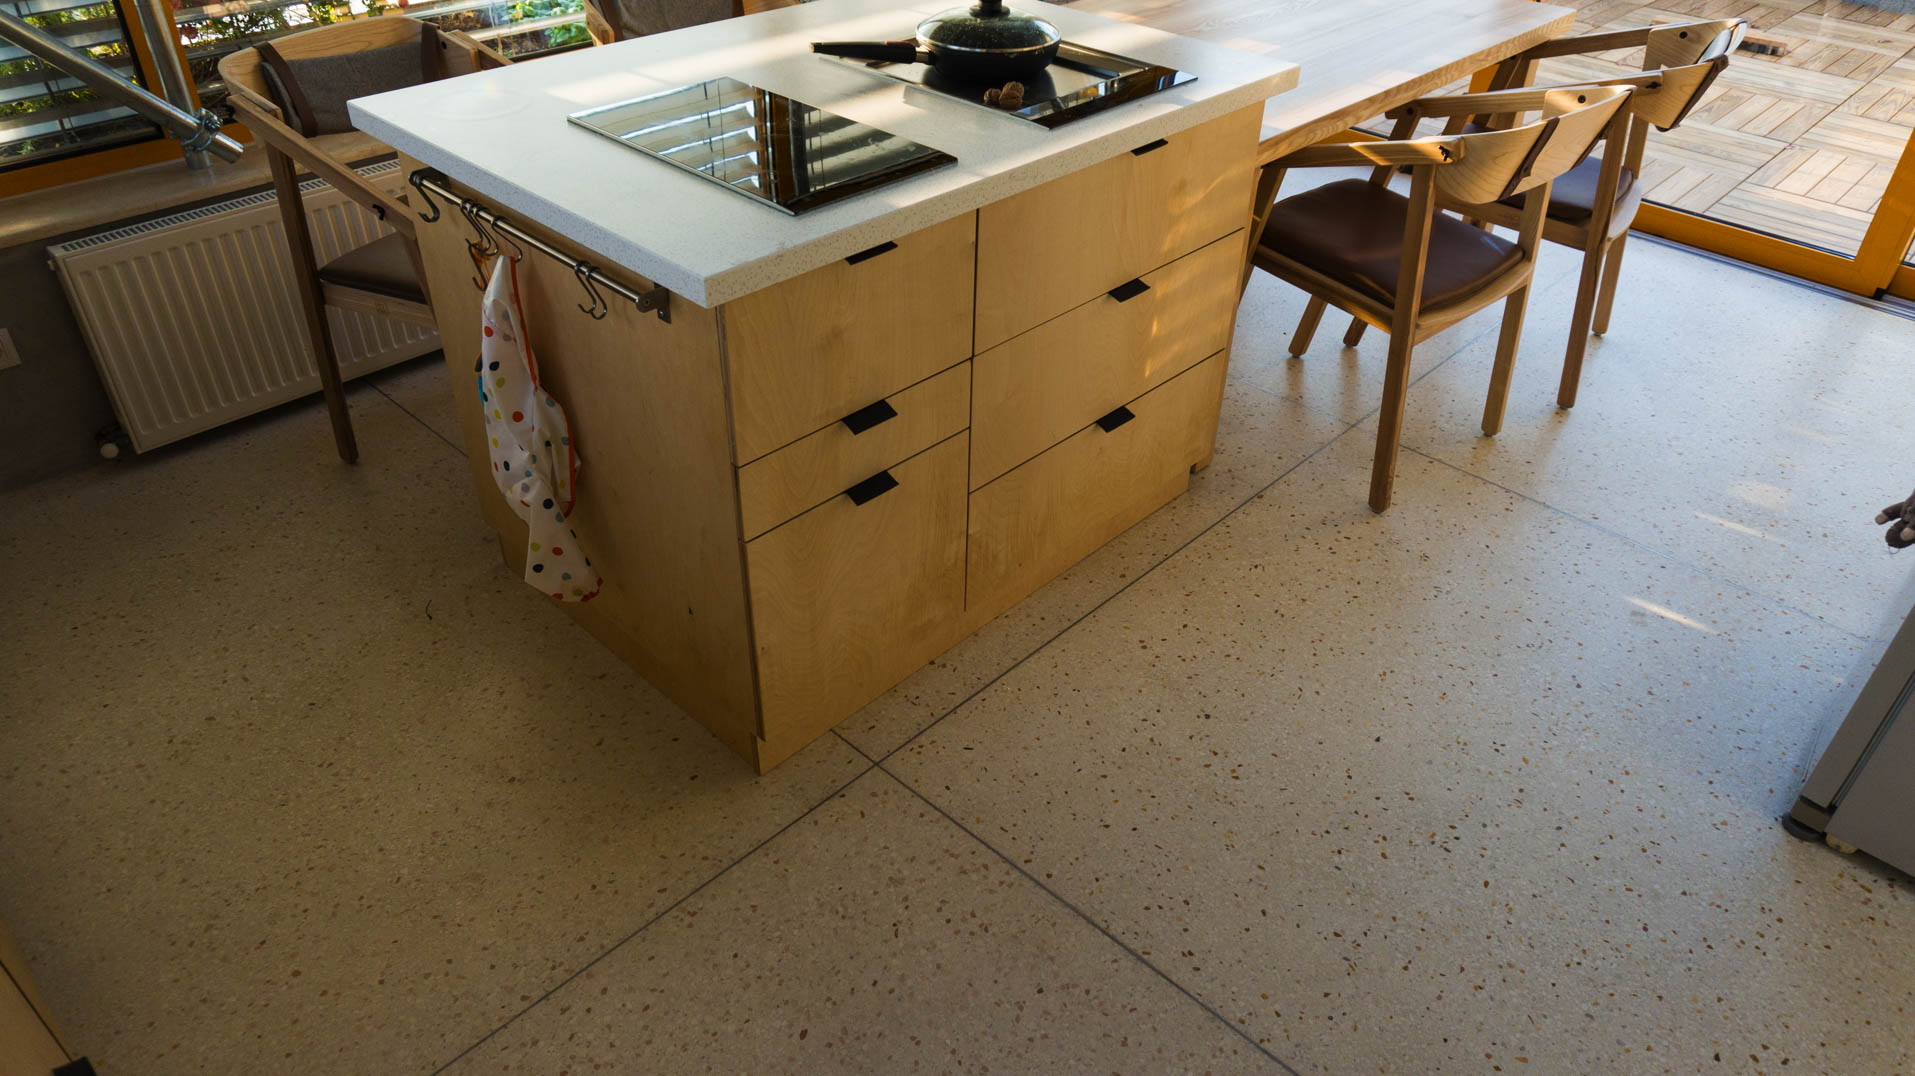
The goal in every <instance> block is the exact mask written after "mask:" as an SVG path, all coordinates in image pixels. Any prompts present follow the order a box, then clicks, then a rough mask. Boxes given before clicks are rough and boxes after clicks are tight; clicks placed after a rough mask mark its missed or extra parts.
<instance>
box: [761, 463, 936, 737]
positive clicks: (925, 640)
mask: <svg viewBox="0 0 1915 1076" xmlns="http://www.w3.org/2000/svg"><path fill="white" fill-rule="evenodd" d="M966 442H967V437H966V435H965V434H963V433H959V434H957V435H955V436H953V437H951V438H949V439H947V440H944V441H941V442H939V443H938V444H936V445H933V446H932V447H930V448H927V449H925V450H924V451H923V452H920V453H918V454H917V455H915V456H912V457H911V458H909V459H907V460H903V461H900V462H898V463H896V464H894V465H892V466H891V467H888V468H886V469H884V470H881V471H878V472H876V473H874V474H873V475H871V476H870V477H868V478H867V479H865V480H864V481H865V483H866V484H865V485H863V486H862V488H859V487H853V489H852V490H851V491H848V492H846V493H844V494H841V495H839V496H836V497H833V498H832V499H830V500H828V501H826V502H825V503H824V504H821V505H819V506H818V507H816V508H813V509H811V510H810V511H808V512H806V513H804V514H803V515H801V516H798V517H797V518H796V519H793V520H791V521H790V522H787V523H785V524H783V525H782V526H779V527H776V528H774V529H772V530H771V531H770V532H768V533H766V534H764V535H762V536H761V537H759V538H756V539H754V540H753V541H752V542H751V544H750V545H749V546H748V547H747V551H746V561H747V563H748V564H749V566H750V572H751V607H752V620H753V626H754V629H755V633H756V636H757V641H758V684H759V692H760V696H761V706H762V713H763V715H764V728H765V732H764V736H765V738H766V739H768V740H769V739H774V738H775V739H777V740H779V741H782V742H790V741H794V740H795V741H796V742H799V743H802V742H804V741H806V740H809V739H811V737H813V736H815V735H817V734H818V733H821V732H823V731H825V730H826V729H828V728H830V727H831V726H832V725H835V724H837V723H838V721H839V720H840V719H842V718H843V717H845V716H846V715H847V714H849V713H851V712H852V711H854V710H856V709H857V708H858V707H859V706H862V705H864V703H865V702H867V701H869V700H870V699H871V698H872V697H874V696H875V695H877V694H878V693H879V692H882V691H883V690H884V689H886V688H888V687H890V686H891V685H892V684H895V683H897V682H898V681H899V680H902V679H904V678H905V677H906V676H909V675H910V674H911V672H912V671H913V670H915V669H916V668H917V667H918V666H920V665H922V664H924V663H925V662H927V661H929V660H931V659H932V658H934V657H936V656H937V655H938V653H939V651H942V650H943V649H944V648H945V647H946V646H947V645H949V642H950V633H951V626H952V625H953V624H954V623H956V621H957V619H958V617H959V614H960V613H961V612H962V611H963V609H964V510H965V488H964V470H965V460H966V458H967V457H968V455H969V446H968V444H967V443H966Z"/></svg>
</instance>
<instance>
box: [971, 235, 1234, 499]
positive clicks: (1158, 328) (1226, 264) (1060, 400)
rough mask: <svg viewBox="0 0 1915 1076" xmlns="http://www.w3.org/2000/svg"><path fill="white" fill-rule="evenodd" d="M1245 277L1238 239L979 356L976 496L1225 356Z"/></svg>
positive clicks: (1188, 256) (1210, 248)
mask: <svg viewBox="0 0 1915 1076" xmlns="http://www.w3.org/2000/svg"><path fill="white" fill-rule="evenodd" d="M1242 270H1243V232H1242V231H1241V230H1239V231H1235V232H1232V233H1230V235H1228V236H1225V237H1224V238H1222V239H1218V240H1216V241H1214V242H1212V243H1211V244H1210V245H1209V246H1206V247H1202V248H1200V249H1198V250H1196V251H1193V252H1191V253H1189V254H1186V255H1184V256H1183V257H1181V258H1179V259H1177V260H1176V261H1174V262H1171V263H1170V264H1169V265H1166V266H1163V267H1162V268H1159V269H1154V270H1152V271H1151V272H1148V273H1145V274H1144V275H1143V276H1141V277H1139V278H1138V279H1137V280H1136V281H1135V282H1134V283H1131V284H1128V285H1125V286H1123V287H1122V288H1120V289H1119V290H1117V291H1113V292H1109V293H1106V294H1103V295H1099V296H1097V297H1096V298H1095V299H1092V300H1091V301H1089V302H1087V303H1085V304H1083V305H1082V306H1079V307H1077V308H1076V309H1075V310H1072V311H1070V312H1069V313H1067V314H1064V315H1063V316H1061V317H1057V318H1053V319H1052V320H1050V321H1047V322H1045V323H1044V324H1042V325H1039V326H1038V327H1037V328H1035V329H1032V330H1030V331H1029V332H1026V333H1022V334H1020V335H1018V336H1015V337H1012V338H1011V339H1009V340H1007V341H1005V342H1004V343H1002V344H999V345H998V346H997V347H994V348H992V349H991V350H989V351H986V352H985V353H983V354H982V355H979V356H978V357H977V359H976V361H975V366H976V369H977V373H976V385H977V408H976V414H975V417H974V418H973V422H974V423H975V425H976V427H977V436H976V438H975V439H974V440H973V441H972V445H971V488H973V489H975V488H977V487H979V486H982V485H984V484H985V483H986V482H989V481H991V480H992V479H994V478H996V477H997V476H998V475H1001V474H1003V473H1004V472H1005V471H1008V470H1010V469H1011V468H1013V467H1015V466H1017V465H1018V464H1020V463H1023V462H1024V461H1025V460H1027V459H1030V458H1031V457H1032V456H1035V455H1037V454H1038V453H1039V452H1042V451H1043V450H1044V449H1046V448H1049V447H1050V446H1052V445H1054V444H1056V443H1057V442H1059V441H1061V440H1063V439H1064V438H1066V437H1069V436H1070V435H1071V434H1073V433H1075V432H1077V431H1078V430H1080V429H1082V428H1083V427H1084V426H1085V425H1087V424H1088V423H1089V422H1090V421H1091V420H1092V419H1095V418H1097V417H1098V416H1099V415H1102V414H1104V413H1106V412H1108V411H1109V410H1110V409H1111V408H1113V407H1117V406H1118V405H1120V404H1124V403H1128V402H1130V401H1131V400H1134V399H1136V398H1137V397H1139V396H1141V395H1143V394H1144V393H1145V392H1148V391H1149V390H1150V389H1152V388H1155V387H1156V386H1158V385H1161V384H1163V383H1164V382H1165V381H1168V380H1170V379H1171V378H1172V377H1175V376H1176V375H1178V374H1180V373H1182V372H1183V371H1185V370H1188V369H1189V368H1190V367H1191V366H1193V365H1195V364H1196V363H1198V362H1200V361H1201V360H1203V359H1204V358H1205V357H1206V356H1208V355H1212V354H1214V353H1216V352H1218V351H1221V350H1223V349H1224V347H1225V346H1227V345H1228V344H1229V342H1230V327H1231V324H1232V319H1233V315H1234V311H1235V308H1236V300H1237V280H1238V276H1239V274H1240V273H1241V272H1242Z"/></svg>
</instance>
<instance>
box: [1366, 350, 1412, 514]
mask: <svg viewBox="0 0 1915 1076" xmlns="http://www.w3.org/2000/svg"><path fill="white" fill-rule="evenodd" d="M1412 341H1413V336H1412V334H1410V333H1391V334H1390V361H1389V365H1388V367H1387V368H1386V369H1385V370H1384V373H1383V409H1382V410H1381V411H1379V412H1378V413H1377V419H1376V459H1375V460H1374V461H1373V462H1372V463H1371V465H1370V509H1371V510H1372V511H1375V512H1383V511H1386V510H1388V508H1389V507H1390V492H1391V490H1392V489H1393V488H1394V487H1395V485H1396V446H1397V442H1398V441H1399V440H1401V439H1402V436H1403V401H1404V398H1405V397H1406V396H1408V395H1409V391H1410V350H1411V349H1412V348H1413V347H1415V346H1416V345H1415V344H1414V343H1413V342H1412Z"/></svg>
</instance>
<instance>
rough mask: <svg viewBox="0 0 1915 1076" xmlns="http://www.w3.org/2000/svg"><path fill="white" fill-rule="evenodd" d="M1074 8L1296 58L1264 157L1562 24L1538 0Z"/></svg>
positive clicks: (1151, 0) (1166, 2) (1124, 0)
mask: <svg viewBox="0 0 1915 1076" xmlns="http://www.w3.org/2000/svg"><path fill="white" fill-rule="evenodd" d="M1071 6H1072V7H1073V8H1075V9H1077V10H1080V11H1094V12H1097V13H1098V14H1100V15H1104V16H1107V17H1110V18H1114V19H1122V20H1125V21H1127V22H1136V23H1140V24H1142V25H1145V26H1149V27H1152V28H1154V29H1158V30H1163V31H1165V32H1167V33H1173V34H1182V35H1185V36H1187V37H1194V38H1199V39H1201V40H1204V41H1210V42H1213V43H1215V44H1219V45H1228V46H1230V47H1232V48H1238V49H1244V50H1246V51H1250V52H1257V53H1263V54H1266V55H1268V56H1270V57H1272V58H1274V59H1279V60H1285V61H1288V62H1290V63H1294V64H1296V65H1297V66H1298V67H1299V69H1300V72H1299V80H1298V83H1297V88H1296V89H1294V90H1291V91H1290V92H1288V93H1285V94H1282V95H1280V96H1278V97H1274V98H1272V99H1271V100H1270V102H1269V104H1268V105H1266V106H1265V108H1264V113H1263V135H1262V152H1261V158H1262V160H1263V162H1265V163H1267V162H1269V161H1272V160H1275V159H1276V158H1278V157H1281V156H1283V155H1284V154H1286V153H1289V152H1291V151H1293V150H1297V149H1301V148H1303V147H1304V146H1308V145H1311V144H1313V143H1316V142H1320V141H1322V140H1323V139H1325V138H1327V137H1329V136H1331V135H1334V134H1336V133H1338V132H1340V131H1343V130H1345V129H1347V128H1349V127H1351V126H1353V125H1355V124H1358V123H1362V122H1363V121H1365V120H1368V119H1370V118H1372V117H1374V116H1377V115H1379V114H1381V113H1383V112H1385V111H1388V110H1389V109H1392V108H1395V107H1396V106H1398V105H1401V104H1405V103H1407V102H1409V101H1413V100H1415V99H1417V98H1418V97H1422V96H1424V95H1426V94H1429V93H1431V92H1432V91H1435V90H1438V89H1441V88H1442V87H1444V86H1447V85H1449V84H1450V83H1452V82H1455V81H1457V80H1458V79H1462V78H1466V77H1468V76H1469V75H1471V74H1473V73H1474V72H1476V71H1478V70H1481V69H1482V68H1485V67H1491V66H1494V65H1495V64H1497V63H1498V62H1500V61H1502V60H1506V59H1508V58H1509V57H1511V56H1514V55H1516V54H1517V53H1519V52H1522V51H1523V50H1524V49H1527V48H1529V47H1530V46H1531V45H1535V44H1537V43H1539V42H1542V41H1547V40H1549V39H1550V38H1553V37H1560V36H1561V35H1563V34H1566V33H1568V32H1569V30H1570V27H1571V26H1572V25H1573V24H1574V22H1575V17H1576V13H1575V12H1574V11H1573V10H1571V9H1569V8H1566V7H1557V6H1555V5H1553V4H1541V3H1535V2H1534V0H1076V2H1075V3H1073V4H1072V5H1071Z"/></svg>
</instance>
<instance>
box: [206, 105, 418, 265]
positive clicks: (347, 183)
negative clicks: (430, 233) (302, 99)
mask: <svg viewBox="0 0 1915 1076" xmlns="http://www.w3.org/2000/svg"><path fill="white" fill-rule="evenodd" d="M229 100H230V101H231V103H232V105H233V111H235V112H236V113H238V114H239V118H240V120H241V121H242V122H244V123H245V124H246V126H247V127H248V128H250V129H251V130H252V132H253V136H254V137H255V138H258V139H259V140H260V141H261V142H264V143H266V144H267V146H269V147H270V148H272V149H274V150H277V151H278V152H280V153H283V154H285V155H286V156H287V157H290V158H292V160H293V163H295V164H297V165H298V166H299V167H301V168H303V169H305V170H306V171H308V172H311V173H312V174H313V175H315V176H318V177H319V178H320V179H323V180H325V181H326V182H327V183H330V184H332V185H333V187H334V188H335V189H337V190H338V191H339V193H341V194H343V195H345V196H346V197H347V198H350V199H352V200H353V201H354V202H357V203H359V204H360V205H362V206H365V207H366V208H367V209H369V210H371V211H372V212H373V214H374V215H375V216H377V217H379V219H380V220H382V221H384V222H385V224H386V226H387V227H389V228H391V229H393V230H394V231H396V232H401V233H403V234H405V235H406V236H408V237H410V236H412V235H414V234H415V233H416V229H415V227H414V226H413V218H412V214H410V213H408V212H406V205H405V203H404V202H401V201H399V200H398V199H397V198H394V197H393V196H392V195H390V194H387V193H386V192H385V191H382V190H380V189H379V188H378V187H375V186H373V185H372V184H371V183H368V182H367V181H366V178H365V177H364V176H362V175H360V174H359V173H358V172H355V171H353V170H352V169H351V168H349V167H347V166H346V164H345V163H344V162H342V161H339V160H337V159H335V158H332V157H328V156H327V155H325V154H324V153H321V152H319V150H318V149H317V148H316V147H314V146H313V144H312V143H311V142H309V141H307V140H306V138H305V136H303V135H301V134H300V133H299V132H297V131H295V130H293V129H292V128H290V127H288V126H286V125H285V124H284V123H282V122H280V119H279V117H278V116H277V115H276V114H274V115H268V114H267V112H266V111H265V110H264V109H262V108H260V107H259V106H258V105H256V104H254V103H253V102H252V101H250V100H248V99H247V98H245V97H242V96H240V95H238V94H234V95H233V96H232V97H231V98H230V99H229ZM277 111H278V110H277V109H275V110H274V112H275V113H277Z"/></svg>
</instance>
